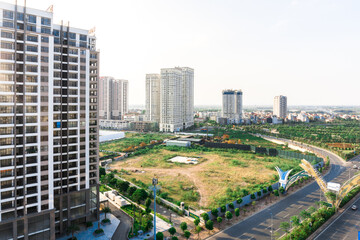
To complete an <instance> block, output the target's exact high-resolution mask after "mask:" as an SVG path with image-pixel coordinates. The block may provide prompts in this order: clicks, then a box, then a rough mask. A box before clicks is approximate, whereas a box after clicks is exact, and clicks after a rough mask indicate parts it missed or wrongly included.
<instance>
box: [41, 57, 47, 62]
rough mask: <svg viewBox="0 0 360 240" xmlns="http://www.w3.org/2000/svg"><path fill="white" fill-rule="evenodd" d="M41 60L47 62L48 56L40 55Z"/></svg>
mask: <svg viewBox="0 0 360 240" xmlns="http://www.w3.org/2000/svg"><path fill="white" fill-rule="evenodd" d="M41 62H45V63H47V62H49V57H45V56H41Z"/></svg>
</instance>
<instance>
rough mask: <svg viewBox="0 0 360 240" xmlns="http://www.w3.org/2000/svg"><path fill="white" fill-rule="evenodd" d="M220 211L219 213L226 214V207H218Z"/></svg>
mask: <svg viewBox="0 0 360 240" xmlns="http://www.w3.org/2000/svg"><path fill="white" fill-rule="evenodd" d="M220 211H221V212H222V213H224V212H226V206H225V205H222V206H221V207H220Z"/></svg>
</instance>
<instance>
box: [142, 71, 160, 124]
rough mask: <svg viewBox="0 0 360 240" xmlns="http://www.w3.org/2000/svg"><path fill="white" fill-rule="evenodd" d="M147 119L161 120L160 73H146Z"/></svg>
mask: <svg viewBox="0 0 360 240" xmlns="http://www.w3.org/2000/svg"><path fill="white" fill-rule="evenodd" d="M145 81H146V82H145V84H146V87H145V91H146V93H145V96H146V102H145V114H146V120H147V121H152V122H157V123H159V122H160V74H156V73H154V74H146V80H145Z"/></svg>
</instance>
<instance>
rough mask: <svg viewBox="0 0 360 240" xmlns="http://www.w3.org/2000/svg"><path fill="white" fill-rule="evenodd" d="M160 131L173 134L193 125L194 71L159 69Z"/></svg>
mask: <svg viewBox="0 0 360 240" xmlns="http://www.w3.org/2000/svg"><path fill="white" fill-rule="evenodd" d="M160 106H161V107H160V131H163V132H174V131H179V130H183V129H186V128H188V127H191V126H193V125H194V69H192V68H188V67H175V68H163V69H161V82H160Z"/></svg>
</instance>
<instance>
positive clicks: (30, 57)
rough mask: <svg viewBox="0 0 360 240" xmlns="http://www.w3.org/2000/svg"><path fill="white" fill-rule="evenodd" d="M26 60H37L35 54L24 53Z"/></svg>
mask: <svg viewBox="0 0 360 240" xmlns="http://www.w3.org/2000/svg"><path fill="white" fill-rule="evenodd" d="M26 61H28V62H37V56H31V55H26Z"/></svg>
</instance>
